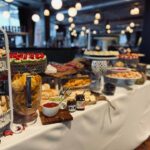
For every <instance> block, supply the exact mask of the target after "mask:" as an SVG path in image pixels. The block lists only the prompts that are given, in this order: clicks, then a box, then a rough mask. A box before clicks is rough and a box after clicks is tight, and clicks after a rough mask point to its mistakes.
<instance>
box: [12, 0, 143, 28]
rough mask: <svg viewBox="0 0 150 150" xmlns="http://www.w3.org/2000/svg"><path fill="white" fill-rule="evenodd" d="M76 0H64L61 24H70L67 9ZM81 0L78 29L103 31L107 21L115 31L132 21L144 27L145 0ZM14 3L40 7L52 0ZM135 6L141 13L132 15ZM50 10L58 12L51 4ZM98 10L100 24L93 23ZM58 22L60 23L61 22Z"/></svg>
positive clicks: (76, 19)
mask: <svg viewBox="0 0 150 150" xmlns="http://www.w3.org/2000/svg"><path fill="white" fill-rule="evenodd" d="M78 1H79V0H78ZM76 2H77V0H63V8H62V9H61V10H59V11H62V12H63V13H64V14H65V20H64V21H63V22H62V23H61V24H63V25H66V26H69V22H68V14H67V10H68V8H69V7H71V6H75V4H76ZM80 2H81V4H82V7H83V8H82V10H80V11H78V14H77V16H76V17H75V18H74V23H75V24H76V27H77V29H80V28H81V26H83V25H85V26H86V27H88V28H91V29H97V30H100V29H101V31H102V30H103V29H104V26H105V24H106V22H107V21H109V22H110V23H111V25H112V28H113V30H115V31H117V30H118V31H120V30H121V29H124V28H125V27H126V26H127V24H129V23H130V22H131V21H134V22H135V23H136V26H137V28H136V30H141V28H142V21H143V13H144V1H143V0H80ZM14 3H15V4H16V5H18V6H24V7H31V8H32V9H39V8H41V6H44V4H49V6H50V0H15V2H14ZM134 6H138V7H139V8H140V15H137V16H131V15H130V9H131V8H133V7H134ZM50 10H51V12H52V15H53V16H55V14H56V13H57V12H58V11H55V10H54V9H52V7H51V6H50ZM96 12H100V13H101V15H102V19H101V21H100V24H99V25H94V24H93V21H94V16H95V13H96ZM56 23H57V24H60V23H59V22H56Z"/></svg>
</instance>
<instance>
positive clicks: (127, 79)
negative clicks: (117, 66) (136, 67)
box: [105, 71, 142, 86]
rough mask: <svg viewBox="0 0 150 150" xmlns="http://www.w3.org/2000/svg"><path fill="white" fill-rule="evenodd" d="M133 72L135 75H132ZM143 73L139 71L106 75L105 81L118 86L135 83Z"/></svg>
mask: <svg viewBox="0 0 150 150" xmlns="http://www.w3.org/2000/svg"><path fill="white" fill-rule="evenodd" d="M132 73H133V76H132ZM117 75H118V76H117ZM121 75H122V76H121ZM141 77H142V75H141V74H140V73H138V72H133V71H130V72H126V73H114V74H108V75H106V76H105V81H106V82H110V83H113V84H115V85H118V86H120V85H121V86H125V85H133V84H134V83H135V82H136V80H138V79H140V78H141Z"/></svg>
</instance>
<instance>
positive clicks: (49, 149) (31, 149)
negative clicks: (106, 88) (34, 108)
mask: <svg viewBox="0 0 150 150" xmlns="http://www.w3.org/2000/svg"><path fill="white" fill-rule="evenodd" d="M108 99H109V100H111V102H112V104H113V105H115V107H116V110H115V111H114V110H113V109H111V118H112V122H110V119H109V117H108V115H109V114H108V103H107V102H104V101H101V102H98V103H97V104H96V105H93V106H88V107H86V110H85V111H80V112H79V111H78V112H75V113H73V117H74V120H73V121H71V122H67V123H64V124H62V123H58V124H53V125H46V126H42V125H41V122H40V120H38V122H37V123H36V124H34V125H32V126H30V127H28V128H26V130H25V131H24V132H22V133H21V134H16V135H13V136H9V137H4V138H2V143H1V144H0V150H3V149H7V150H61V149H62V150H133V149H134V148H136V147H137V146H138V145H139V144H140V143H141V142H142V141H144V140H145V139H146V138H147V137H148V136H149V135H150V82H149V81H147V82H146V83H145V84H144V85H142V86H134V87H133V90H132V91H127V90H125V89H123V88H117V91H116V94H115V96H108Z"/></svg>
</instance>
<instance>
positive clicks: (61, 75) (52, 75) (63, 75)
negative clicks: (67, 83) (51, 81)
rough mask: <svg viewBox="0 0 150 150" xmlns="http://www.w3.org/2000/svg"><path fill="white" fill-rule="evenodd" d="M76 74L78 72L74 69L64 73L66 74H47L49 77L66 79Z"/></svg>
mask: <svg viewBox="0 0 150 150" xmlns="http://www.w3.org/2000/svg"><path fill="white" fill-rule="evenodd" d="M75 73H77V70H76V69H72V70H68V71H64V72H57V73H54V74H46V75H49V76H51V77H54V78H65V77H66V76H68V75H72V74H75Z"/></svg>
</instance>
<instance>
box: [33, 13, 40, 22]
mask: <svg viewBox="0 0 150 150" xmlns="http://www.w3.org/2000/svg"><path fill="white" fill-rule="evenodd" d="M32 21H33V22H39V21H40V16H39V15H38V14H33V15H32Z"/></svg>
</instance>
